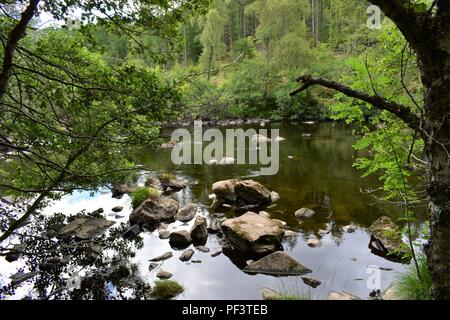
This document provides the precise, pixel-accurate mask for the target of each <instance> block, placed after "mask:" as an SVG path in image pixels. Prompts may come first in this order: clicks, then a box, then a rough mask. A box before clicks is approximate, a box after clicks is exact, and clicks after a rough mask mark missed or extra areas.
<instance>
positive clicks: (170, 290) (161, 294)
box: [150, 280, 184, 300]
mask: <svg viewBox="0 0 450 320" xmlns="http://www.w3.org/2000/svg"><path fill="white" fill-rule="evenodd" d="M183 291H184V288H183V286H181V285H180V284H179V283H178V282H176V281H173V280H158V281H156V283H155V287H154V288H153V290H152V292H151V294H150V296H151V297H152V298H155V299H158V300H167V299H172V298H175V297H176V296H178V295H179V294H181V293H182V292H183Z"/></svg>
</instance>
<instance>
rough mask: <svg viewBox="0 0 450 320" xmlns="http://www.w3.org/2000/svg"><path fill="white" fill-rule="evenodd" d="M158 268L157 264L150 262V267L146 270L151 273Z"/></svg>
mask: <svg viewBox="0 0 450 320" xmlns="http://www.w3.org/2000/svg"><path fill="white" fill-rule="evenodd" d="M158 267H159V264H158V263H156V262H152V263H150V265H149V266H148V270H149V271H152V270H155V269H156V268H158Z"/></svg>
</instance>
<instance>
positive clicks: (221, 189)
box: [212, 179, 279, 206]
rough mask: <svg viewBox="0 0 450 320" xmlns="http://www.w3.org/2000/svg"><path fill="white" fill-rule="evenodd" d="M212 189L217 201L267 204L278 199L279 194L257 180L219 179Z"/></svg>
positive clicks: (238, 203) (240, 204)
mask: <svg viewBox="0 0 450 320" xmlns="http://www.w3.org/2000/svg"><path fill="white" fill-rule="evenodd" d="M212 191H213V193H214V194H215V195H216V200H217V201H222V202H225V203H231V204H237V205H238V206H245V205H267V204H270V203H272V198H273V199H274V201H276V200H278V198H279V196H278V197H277V195H278V194H276V193H273V192H271V191H270V190H269V189H267V188H266V187H264V186H263V185H262V184H260V183H259V182H257V181H254V180H244V181H240V180H237V179H230V180H223V181H218V182H216V183H214V184H213V186H212Z"/></svg>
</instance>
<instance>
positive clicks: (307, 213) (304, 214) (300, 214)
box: [295, 208, 316, 219]
mask: <svg viewBox="0 0 450 320" xmlns="http://www.w3.org/2000/svg"><path fill="white" fill-rule="evenodd" d="M315 214H316V213H315V212H314V211H313V210H311V209H308V208H301V209H299V210H297V211H295V217H296V218H297V219H309V218H311V217H312V216H314V215H315Z"/></svg>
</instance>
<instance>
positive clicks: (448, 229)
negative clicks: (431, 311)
mask: <svg viewBox="0 0 450 320" xmlns="http://www.w3.org/2000/svg"><path fill="white" fill-rule="evenodd" d="M446 38H447V39H446V41H442V40H444V39H440V41H442V42H440V43H448V41H450V35H447V36H446ZM420 61H421V71H422V82H423V84H424V86H425V105H424V123H423V126H424V129H425V131H426V134H425V136H423V139H424V141H425V154H426V156H427V160H428V161H429V178H430V181H429V187H428V190H427V193H428V197H429V201H430V210H431V217H430V227H431V234H430V236H431V237H430V241H429V243H428V244H427V246H426V250H425V252H426V254H427V258H428V266H429V270H430V275H431V278H432V283H433V287H432V295H433V297H435V298H436V299H450V112H449V109H450V91H449V88H450V48H448V47H447V48H446V47H445V46H444V47H441V48H440V49H439V48H438V49H437V50H435V54H433V55H428V56H426V57H421V59H420Z"/></svg>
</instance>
